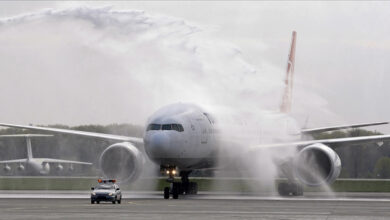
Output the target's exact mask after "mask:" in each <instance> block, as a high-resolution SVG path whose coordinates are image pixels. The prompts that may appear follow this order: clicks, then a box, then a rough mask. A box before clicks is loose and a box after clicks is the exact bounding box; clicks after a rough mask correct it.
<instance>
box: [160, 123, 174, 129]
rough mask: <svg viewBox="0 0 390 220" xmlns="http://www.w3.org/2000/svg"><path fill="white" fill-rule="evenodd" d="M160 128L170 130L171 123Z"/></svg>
mask: <svg viewBox="0 0 390 220" xmlns="http://www.w3.org/2000/svg"><path fill="white" fill-rule="evenodd" d="M162 130H172V125H171V124H168V125H163V126H162Z"/></svg>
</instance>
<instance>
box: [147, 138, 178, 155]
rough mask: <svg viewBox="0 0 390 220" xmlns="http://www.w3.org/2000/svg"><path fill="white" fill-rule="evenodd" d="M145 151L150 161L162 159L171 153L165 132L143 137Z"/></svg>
mask: <svg viewBox="0 0 390 220" xmlns="http://www.w3.org/2000/svg"><path fill="white" fill-rule="evenodd" d="M145 151H146V153H147V154H148V156H149V157H150V158H152V159H157V158H164V157H167V156H168V155H169V154H170V151H172V147H171V143H170V139H169V136H168V135H167V134H165V132H155V133H153V134H149V135H147V136H146V137H145Z"/></svg>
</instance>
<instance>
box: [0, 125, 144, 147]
mask: <svg viewBox="0 0 390 220" xmlns="http://www.w3.org/2000/svg"><path fill="white" fill-rule="evenodd" d="M0 126H3V127H10V128H21V129H29V130H36V131H46V132H50V133H60V134H71V135H78V136H84V137H93V138H99V139H105V140H114V141H128V142H131V143H136V144H143V143H144V142H143V139H142V138H138V137H127V136H120V135H114V134H103V133H95V132H88V131H78V130H70V129H62V128H48V127H39V126H29V125H15V124H6V123H0Z"/></svg>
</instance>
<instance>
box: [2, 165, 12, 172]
mask: <svg viewBox="0 0 390 220" xmlns="http://www.w3.org/2000/svg"><path fill="white" fill-rule="evenodd" d="M3 170H4V172H6V173H9V172H11V167H10V166H9V165H8V164H6V165H5V166H4V168H3Z"/></svg>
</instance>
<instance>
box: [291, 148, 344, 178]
mask: <svg viewBox="0 0 390 220" xmlns="http://www.w3.org/2000/svg"><path fill="white" fill-rule="evenodd" d="M294 171H295V177H297V178H298V179H299V180H300V181H301V182H302V183H304V184H306V185H308V186H321V185H324V184H330V183H333V182H334V181H335V180H336V179H337V177H338V176H339V175H340V171H341V160H340V157H339V155H338V154H337V153H336V152H335V151H334V150H333V149H332V148H330V147H328V146H326V145H324V144H321V143H317V144H313V145H310V146H308V147H305V148H303V149H302V150H301V151H300V152H299V153H298V155H297V156H296V157H295V160H294Z"/></svg>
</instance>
